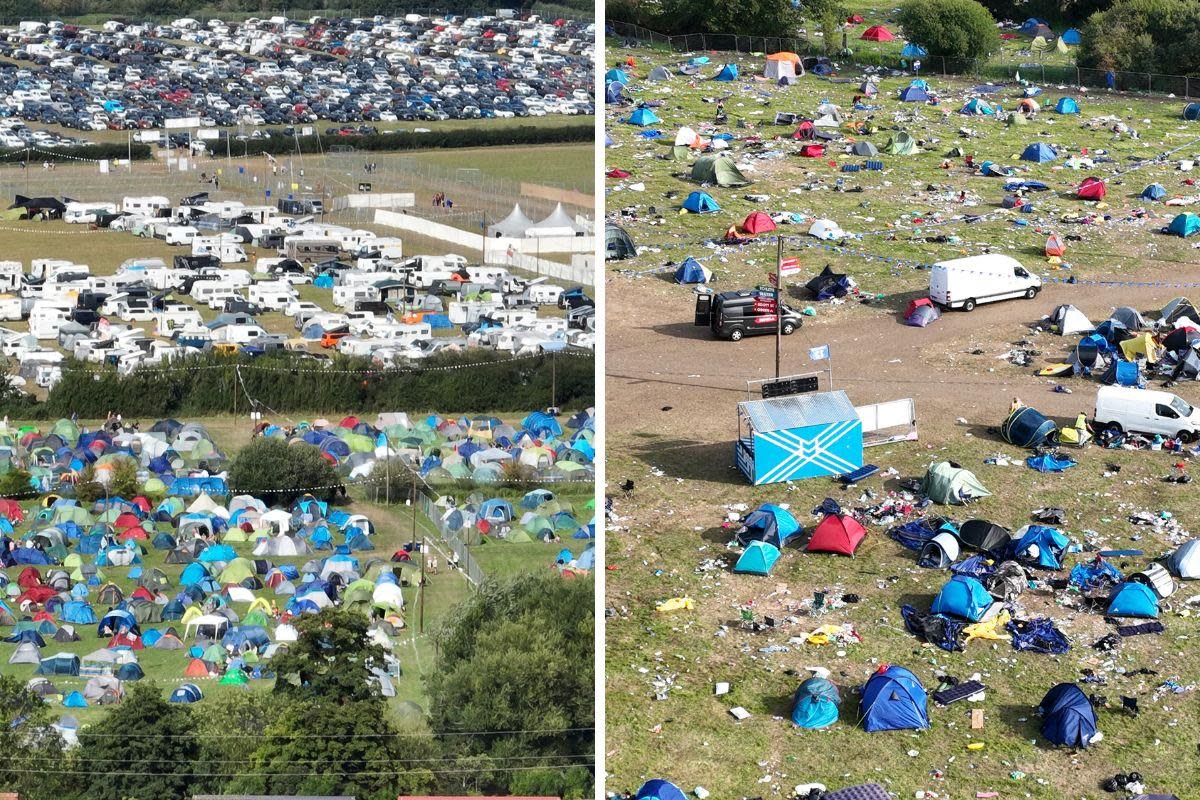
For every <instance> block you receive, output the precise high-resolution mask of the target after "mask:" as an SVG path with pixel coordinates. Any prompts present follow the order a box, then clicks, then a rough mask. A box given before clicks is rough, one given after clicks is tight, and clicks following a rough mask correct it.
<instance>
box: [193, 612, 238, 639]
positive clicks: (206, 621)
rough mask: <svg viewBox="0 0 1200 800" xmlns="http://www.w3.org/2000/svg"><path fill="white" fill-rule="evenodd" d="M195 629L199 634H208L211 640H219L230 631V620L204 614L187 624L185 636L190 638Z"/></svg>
mask: <svg viewBox="0 0 1200 800" xmlns="http://www.w3.org/2000/svg"><path fill="white" fill-rule="evenodd" d="M193 628H194V629H195V630H196V633H197V634H206V635H207V636H208V638H209V639H219V638H220V637H221V636H223V635H224V634H225V631H227V630H228V629H229V620H227V619H225V617H222V616H218V615H216V614H204V615H202V616H199V617H196V618H195V619H193V620H192V621H191V622H189V623H188V624H187V629H186V630H185V631H184V636H185V637H190V636H191V635H192V629H193Z"/></svg>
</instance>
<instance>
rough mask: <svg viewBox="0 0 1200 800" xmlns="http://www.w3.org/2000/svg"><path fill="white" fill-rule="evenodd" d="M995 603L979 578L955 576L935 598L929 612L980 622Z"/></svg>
mask: <svg viewBox="0 0 1200 800" xmlns="http://www.w3.org/2000/svg"><path fill="white" fill-rule="evenodd" d="M994 603H995V600H994V599H992V596H991V595H990V594H988V590H987V589H985V588H984V587H983V584H982V583H980V582H979V580H978V579H977V578H972V577H971V576H970V575H955V576H954V577H952V578H951V579H950V580H949V581H947V582H946V585H945V586H943V587H942V590H941V591H940V592H938V593H937V597H935V598H933V606H932V607H931V608H930V609H929V610H930V612H931V613H934V614H949V615H950V616H952V617H961V618H963V619H969V620H971V622H979V620H981V619H983V616H984V614H986V613H987V610H988V609H989V608H991V607H992V605H993V604H994Z"/></svg>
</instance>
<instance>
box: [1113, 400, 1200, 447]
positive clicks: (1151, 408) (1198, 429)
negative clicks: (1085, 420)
mask: <svg viewBox="0 0 1200 800" xmlns="http://www.w3.org/2000/svg"><path fill="white" fill-rule="evenodd" d="M1095 421H1096V427H1098V428H1111V429H1115V430H1117V431H1134V432H1137V433H1148V434H1159V435H1161V436H1170V437H1178V438H1179V439H1181V440H1182V441H1184V442H1193V441H1195V440H1196V438H1197V433H1200V409H1197V408H1196V407H1194V406H1192V405H1191V404H1189V403H1188V402H1187V401H1185V400H1184V399H1183V398H1181V397H1179V396H1178V395H1175V394H1172V393H1171V392H1160V391H1154V390H1151V389H1137V388H1133V387H1127V386H1101V387H1100V389H1099V390H1098V391H1097V392H1096V415H1095Z"/></svg>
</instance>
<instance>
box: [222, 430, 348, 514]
mask: <svg viewBox="0 0 1200 800" xmlns="http://www.w3.org/2000/svg"><path fill="white" fill-rule="evenodd" d="M229 485H230V486H231V487H233V489H234V490H235V491H236V492H237V493H238V494H253V495H262V496H265V497H267V498H269V499H271V500H273V501H278V502H279V503H282V504H284V505H287V504H289V503H291V502H292V501H293V500H295V499H296V498H298V497H301V496H302V495H305V494H311V495H313V496H314V497H317V498H321V499H325V500H332V499H334V498H336V497H337V496H338V495H339V494H340V492H339V489H340V488H341V485H342V481H341V479H340V478H339V477H338V476H337V473H336V472H335V471H334V469H333V465H332V464H331V463H329V461H328V460H326V459H325V458H324V456H322V455H321V451H320V450H318V449H317V448H316V447H313V446H312V445H310V444H304V443H297V444H287V443H285V442H283V441H280V440H279V439H256V440H254V441H253V442H251V443H250V444H249V445H247V446H246V447H244V448H243V449H242V451H241V452H240V453H238V454H237V456H236V457H235V458H234V459H233V463H232V464H230V465H229ZM314 487H326V488H314ZM334 487H336V488H334ZM278 489H282V490H283V491H275V490H278Z"/></svg>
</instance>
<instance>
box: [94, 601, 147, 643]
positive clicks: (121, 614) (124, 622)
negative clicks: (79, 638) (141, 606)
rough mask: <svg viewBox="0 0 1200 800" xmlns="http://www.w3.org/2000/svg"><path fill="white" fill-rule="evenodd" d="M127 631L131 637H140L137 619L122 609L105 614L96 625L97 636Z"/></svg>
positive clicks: (140, 632)
mask: <svg viewBox="0 0 1200 800" xmlns="http://www.w3.org/2000/svg"><path fill="white" fill-rule="evenodd" d="M122 631H127V632H128V633H129V634H131V635H133V636H141V635H142V629H141V626H139V625H138V621H137V619H136V618H135V617H134V616H133V614H130V613H129V612H128V611H126V610H125V609H123V608H119V607H118V608H114V609H112V610H111V611H108V612H106V613H105V615H104V616H103V617H101V618H100V622H99V623H97V625H96V635H97V636H112V635H113V634H116V633H121V632H122Z"/></svg>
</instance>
